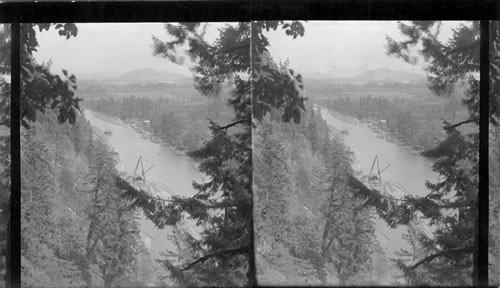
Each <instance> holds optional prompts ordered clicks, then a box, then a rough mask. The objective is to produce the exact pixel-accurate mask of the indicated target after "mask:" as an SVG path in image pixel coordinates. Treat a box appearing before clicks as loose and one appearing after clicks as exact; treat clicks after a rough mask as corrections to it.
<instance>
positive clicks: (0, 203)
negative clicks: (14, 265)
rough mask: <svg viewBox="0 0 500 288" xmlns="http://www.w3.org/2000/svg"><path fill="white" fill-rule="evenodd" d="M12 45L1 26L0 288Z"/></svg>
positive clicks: (6, 29) (0, 281)
mask: <svg viewBox="0 0 500 288" xmlns="http://www.w3.org/2000/svg"><path fill="white" fill-rule="evenodd" d="M10 43H11V33H10V25H9V24H0V287H5V286H6V283H5V280H4V279H5V274H6V269H7V265H8V264H7V263H8V260H7V259H8V258H7V254H6V253H7V240H8V239H7V237H8V235H9V233H8V223H9V215H10V212H9V197H10Z"/></svg>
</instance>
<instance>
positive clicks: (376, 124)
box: [316, 105, 423, 155]
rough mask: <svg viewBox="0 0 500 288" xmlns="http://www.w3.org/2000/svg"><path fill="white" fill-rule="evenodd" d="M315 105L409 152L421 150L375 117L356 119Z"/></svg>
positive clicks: (418, 152)
mask: <svg viewBox="0 0 500 288" xmlns="http://www.w3.org/2000/svg"><path fill="white" fill-rule="evenodd" d="M316 107H319V108H320V109H324V110H326V111H328V113H329V114H330V115H331V116H332V117H334V118H337V119H340V120H342V121H344V122H348V123H350V124H352V125H356V126H359V127H365V128H368V129H370V130H371V131H372V132H373V133H375V134H376V135H377V138H380V139H382V140H385V141H387V142H390V143H394V144H397V145H399V146H402V147H405V148H406V149H408V150H409V151H410V153H412V154H414V155H418V154H420V153H421V152H422V151H423V149H422V147H419V146H415V145H411V143H408V141H405V139H403V138H401V137H398V136H397V135H396V134H395V133H393V132H391V131H390V130H389V129H388V128H387V127H386V126H385V125H384V124H382V122H380V120H379V119H375V118H364V119H358V118H356V117H353V116H352V115H349V114H346V113H343V112H339V111H331V110H329V109H327V108H324V107H321V106H319V105H316ZM333 112H334V113H333ZM335 132H338V130H337V129H335ZM348 132H349V131H347V133H348Z"/></svg>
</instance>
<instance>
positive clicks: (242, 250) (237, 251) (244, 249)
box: [181, 246, 249, 271]
mask: <svg viewBox="0 0 500 288" xmlns="http://www.w3.org/2000/svg"><path fill="white" fill-rule="evenodd" d="M248 250H249V248H248V246H243V247H239V248H235V249H229V250H221V251H217V252H214V253H210V254H207V255H205V256H203V257H201V258H198V259H197V260H196V261H194V262H191V263H190V264H189V265H187V266H186V267H184V268H182V269H181V271H186V270H188V269H190V268H192V267H193V266H195V265H196V264H198V263H203V262H205V261H207V260H208V259H210V258H213V257H216V256H219V255H224V254H230V255H234V254H242V253H248Z"/></svg>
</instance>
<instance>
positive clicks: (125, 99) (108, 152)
mask: <svg viewBox="0 0 500 288" xmlns="http://www.w3.org/2000/svg"><path fill="white" fill-rule="evenodd" d="M245 29H246V30H245ZM247 32H248V27H247V26H246V25H245V24H244V23H240V24H238V23H169V24H168V23H167V24H165V23H128V24H123V23H106V24H103V23H85V24H81V23H76V24H72V23H42V24H41V23H36V24H33V23H32V24H23V25H22V26H21V90H22V91H21V102H20V105H21V118H22V119H21V175H22V177H21V178H22V179H21V247H22V248H21V253H22V255H21V256H22V259H21V261H22V269H21V271H22V279H21V280H22V286H25V287H83V286H85V287H151V286H156V287H157V286H162V287H187V286H189V287H193V286H199V287H203V286H231V287H234V286H244V285H247V284H248V283H250V282H251V277H249V276H248V275H251V274H252V273H251V272H250V270H251V269H250V268H249V267H251V265H249V261H250V260H249V259H250V258H251V256H249V255H251V253H252V251H253V250H252V249H251V243H252V241H251V235H252V231H251V227H252V222H251V219H252V215H251V211H252V210H251V201H252V200H251V199H252V198H251V191H250V189H249V187H251V169H250V168H249V167H250V166H249V165H250V163H251V162H250V161H251V154H249V151H250V150H249V149H250V147H251V145H250V143H251V131H250V129H249V128H248V127H249V125H246V126H242V127H233V128H232V129H230V131H228V130H229V129H228V128H229V127H232V126H235V125H236V124H238V123H240V122H241V123H243V120H241V119H240V118H239V117H242V116H241V115H242V114H241V113H240V112H239V111H240V110H245V111H246V110H249V109H244V108H245V107H246V106H245V105H249V101H247V102H248V103H246V102H245V101H244V100H245V99H250V97H249V94H248V93H246V92H245V91H246V90H244V92H245V93H243V92H241V91H237V89H238V86H237V85H235V83H236V84H239V85H241V84H242V83H243V82H245V81H248V80H245V78H244V75H243V74H245V73H246V70H247V69H244V68H241V67H236V68H234V69H233V68H231V67H230V65H229V64H230V63H232V62H231V61H234V59H232V58H231V59H225V58H224V57H222V56H221V55H223V51H225V50H224V49H232V51H233V50H237V51H239V52H241V53H240V54H241V55H242V56H241V58H242V60H241V61H240V62H238V63H240V64H241V65H245V63H247V64H246V65H247V66H248V63H249V53H248V52H249V46H248V45H246V43H249V33H247ZM2 33H3V34H1V35H4V32H2ZM2 37H3V36H2ZM3 39H4V38H0V41H3ZM233 40H235V41H233ZM2 44H3V42H2ZM233 45H234V46H235V47H232V48H231V46H233ZM2 47H3V46H2ZM219 50H220V51H222V52H220V53H218V52H217V51H219ZM2 56H3V54H2ZM245 59H246V62H245ZM228 63H229V64H228ZM2 64H4V62H2ZM2 68H3V66H2ZM238 69H239V70H238ZM2 73H6V72H5V71H3V70H2ZM242 75H243V76H242ZM235 79H236V80H235ZM242 79H243V80H242ZM5 86H6V87H8V85H7V84H5ZM2 87H4V82H2ZM235 91H236V92H235ZM2 93H3V90H2ZM2 97H3V94H2ZM2 99H3V98H2ZM2 103H3V102H2ZM242 103H243V104H242ZM245 103H246V104H245ZM2 105H3V104H2ZM244 106H245V107H244ZM2 107H3V106H2ZM242 107H243V108H242ZM2 111H3V110H2ZM235 121H236V122H238V121H240V122H238V123H236V124H234V125H232V126H228V125H231V124H228V123H233V122H235ZM248 122H249V121H248ZM226 126H227V127H226ZM236 126H238V125H236ZM240 126H241V125H240ZM247 126H248V127H247ZM2 131H3V130H2ZM0 132H1V131H0ZM2 133H3V132H2ZM2 135H3V134H2ZM3 143H4V141H3V140H2V145H4V144H3ZM2 151H3V150H2ZM241 151H243V152H245V153H246V154H244V153H240V152H241ZM2 153H3V152H2ZM2 155H3V154H2ZM245 155H246V156H245ZM3 160H4V157H3V156H2V164H1V165H2V167H4V166H3V164H4V163H3ZM245 165H246V166H245ZM5 167H8V165H7V166H5ZM2 173H3V170H2ZM1 179H4V178H3V177H2V178H1ZM2 185H4V183H3V182H2ZM6 185H8V183H7V184H6ZM2 187H3V186H2ZM2 191H3V190H2ZM4 198H5V197H4V194H3V192H2V198H1V199H2V204H3V203H4ZM2 208H3V206H2ZM2 211H3V210H2ZM2 219H3V218H2ZM2 224H3V223H2ZM3 227H4V226H3V225H2V229H3ZM2 235H3V234H2ZM2 240H3V238H2ZM2 243H3V242H2Z"/></svg>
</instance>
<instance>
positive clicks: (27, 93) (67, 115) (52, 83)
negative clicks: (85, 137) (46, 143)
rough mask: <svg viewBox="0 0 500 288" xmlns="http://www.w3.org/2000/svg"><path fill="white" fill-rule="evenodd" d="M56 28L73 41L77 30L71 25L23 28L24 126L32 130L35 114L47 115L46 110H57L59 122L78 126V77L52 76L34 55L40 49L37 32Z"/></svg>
mask: <svg viewBox="0 0 500 288" xmlns="http://www.w3.org/2000/svg"><path fill="white" fill-rule="evenodd" d="M51 27H53V29H55V30H56V31H57V32H58V34H59V35H61V36H63V37H66V39H70V38H71V37H75V36H76V35H77V33H78V29H77V27H76V25H75V24H71V23H45V24H23V25H21V35H20V37H21V99H20V109H21V124H22V125H23V126H24V127H29V124H28V122H27V121H31V122H34V121H36V115H37V113H36V111H40V112H44V111H45V109H46V108H47V107H50V108H51V109H58V110H59V114H58V120H59V122H60V123H64V122H66V121H69V122H70V123H75V120H76V116H77V111H79V102H80V101H81V99H79V98H77V97H76V96H75V90H76V88H77V86H76V76H75V75H70V74H69V73H68V72H67V71H66V70H63V71H62V72H63V76H64V77H61V76H59V75H57V74H53V73H52V72H51V71H50V64H39V63H37V62H36V60H35V59H34V57H33V52H36V51H37V48H38V47H39V43H38V40H37V38H36V30H37V29H38V32H42V31H46V30H49V29H50V28H51Z"/></svg>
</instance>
